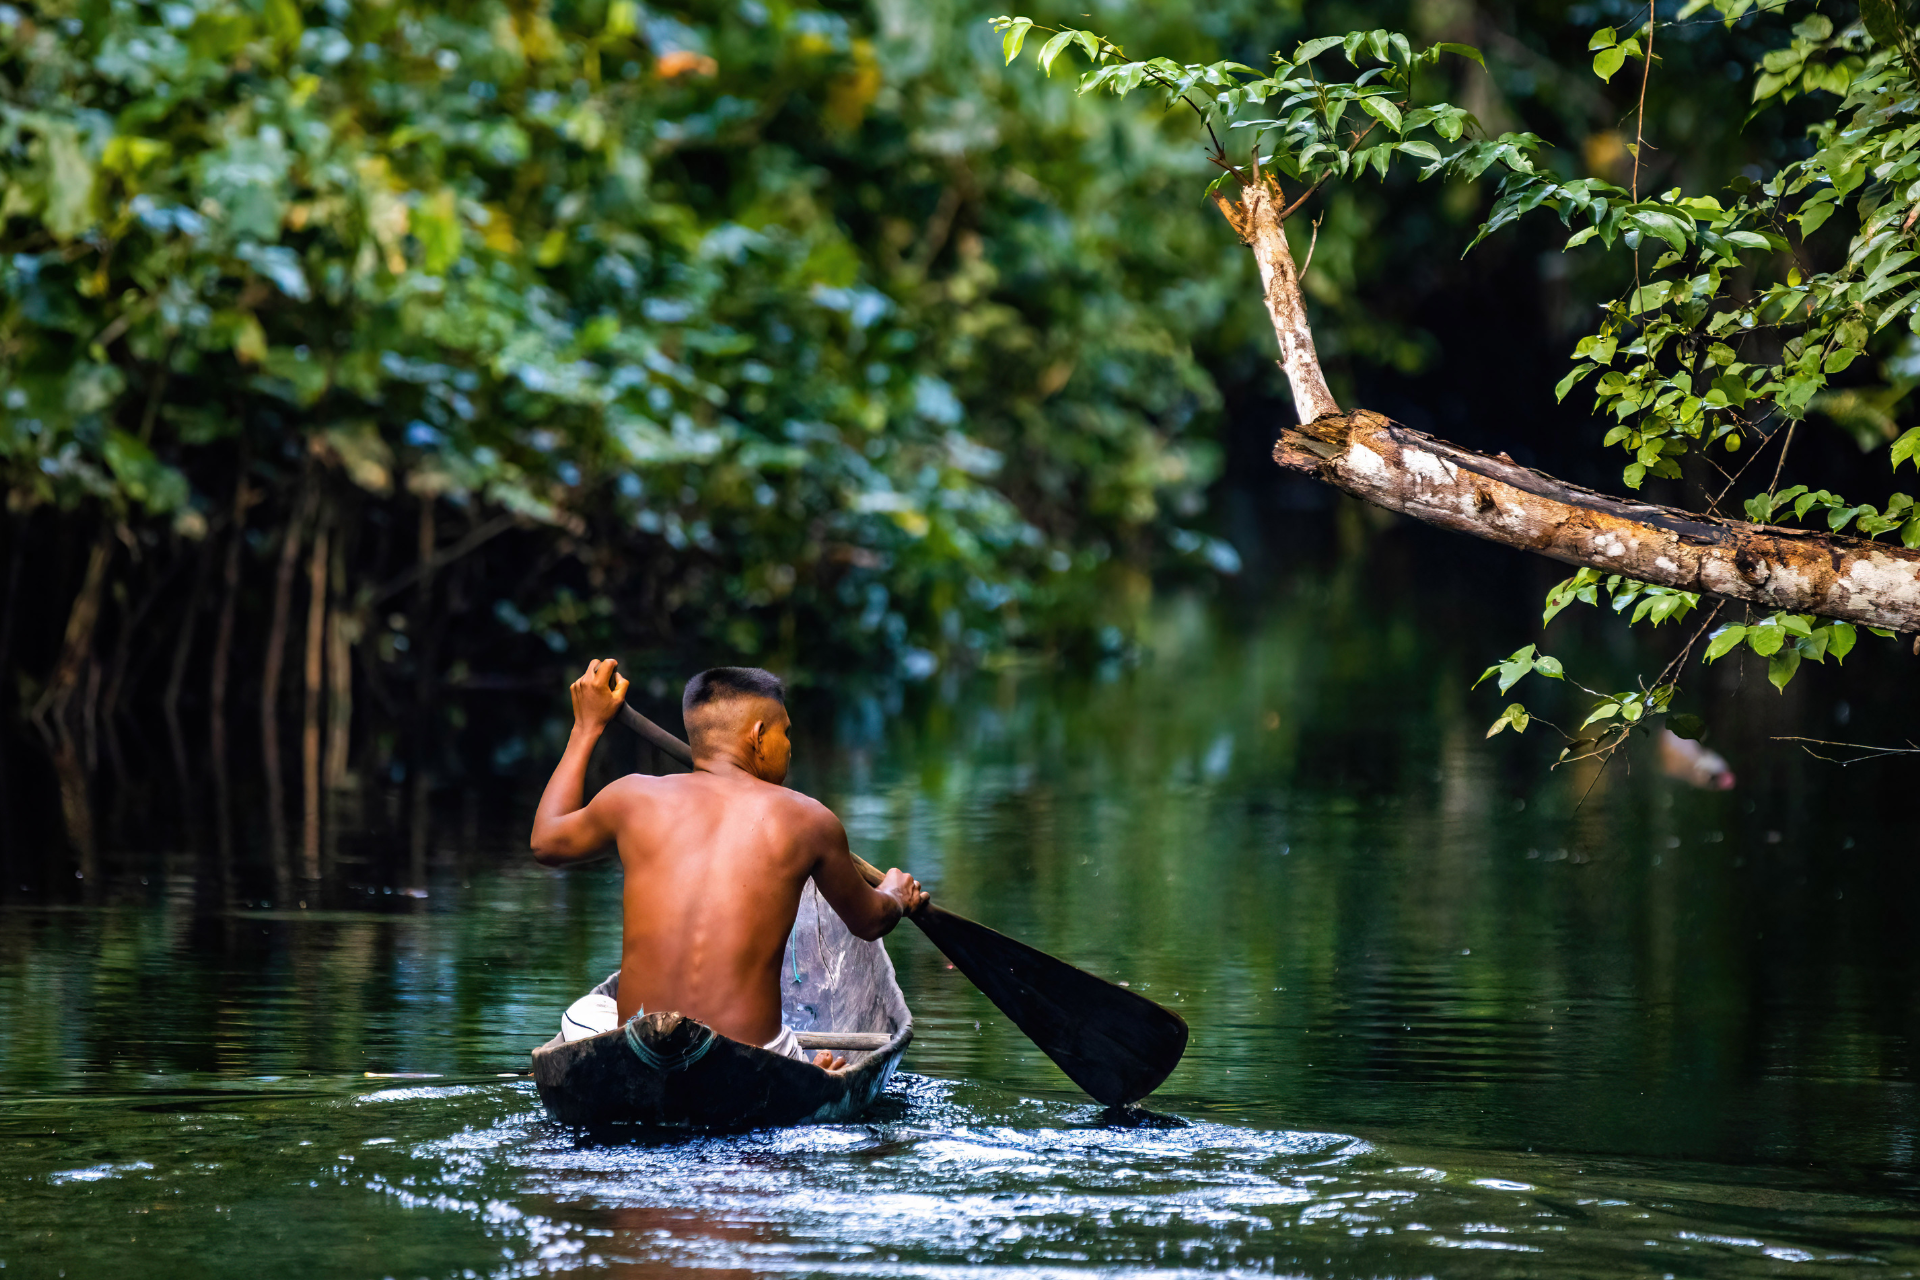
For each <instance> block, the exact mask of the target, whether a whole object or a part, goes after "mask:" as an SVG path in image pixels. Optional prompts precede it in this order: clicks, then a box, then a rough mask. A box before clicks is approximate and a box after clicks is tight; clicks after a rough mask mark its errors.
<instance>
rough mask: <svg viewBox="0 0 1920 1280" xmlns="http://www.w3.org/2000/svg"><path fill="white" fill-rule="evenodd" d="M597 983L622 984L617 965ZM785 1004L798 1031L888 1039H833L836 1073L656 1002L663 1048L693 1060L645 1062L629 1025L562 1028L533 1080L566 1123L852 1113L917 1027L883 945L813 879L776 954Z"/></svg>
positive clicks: (653, 1035)
mask: <svg viewBox="0 0 1920 1280" xmlns="http://www.w3.org/2000/svg"><path fill="white" fill-rule="evenodd" d="M596 990H600V991H604V992H606V993H607V994H609V995H613V994H615V993H616V992H617V990H618V975H617V974H616V975H615V976H614V977H612V978H609V979H607V981H606V982H603V983H601V984H600V986H599V987H597V988H596ZM780 1013H781V1017H782V1019H783V1020H784V1021H785V1022H786V1024H787V1025H788V1026H789V1027H792V1028H793V1030H794V1031H795V1032H796V1033H797V1034H799V1035H800V1036H801V1037H802V1038H803V1043H804V1040H805V1039H806V1038H810V1037H812V1036H816V1035H817V1036H828V1037H831V1036H841V1035H864V1036H869V1037H871V1036H879V1037H881V1040H880V1042H879V1044H878V1046H877V1047H875V1048H870V1049H869V1048H846V1049H837V1050H836V1052H837V1053H839V1054H840V1055H841V1056H843V1057H845V1058H846V1059H847V1069H846V1070H845V1071H843V1072H832V1073H830V1072H826V1071H822V1070H820V1068H818V1067H816V1066H813V1065H812V1064H811V1063H804V1062H796V1061H794V1060H793V1059H791V1058H787V1057H782V1056H780V1055H777V1054H772V1053H769V1052H767V1051H766V1050H765V1049H762V1048H760V1047H759V1046H758V1045H747V1044H741V1043H739V1042H738V1041H734V1040H729V1039H728V1038H726V1037H725V1036H721V1035H715V1034H714V1033H712V1032H711V1031H709V1030H707V1029H706V1028H705V1027H702V1026H701V1025H700V1024H698V1023H695V1022H693V1021H692V1020H691V1019H681V1018H679V1016H678V1015H676V1014H656V1015H652V1016H650V1017H649V1018H647V1019H646V1020H645V1021H644V1023H643V1025H642V1026H641V1027H640V1028H638V1029H637V1031H638V1034H640V1035H641V1036H642V1039H643V1041H644V1042H645V1043H646V1044H647V1045H648V1046H650V1048H651V1050H652V1051H654V1052H655V1053H656V1056H659V1057H662V1058H665V1059H667V1060H670V1061H671V1060H676V1059H677V1058H678V1057H680V1056H682V1055H684V1054H687V1053H690V1052H697V1053H698V1055H699V1056H698V1058H697V1059H696V1060H694V1061H692V1062H691V1063H690V1064H689V1065H686V1066H684V1067H681V1068H679V1069H676V1070H663V1069H660V1068H658V1067H653V1066H649V1065H647V1064H645V1063H643V1062H642V1061H641V1060H640V1058H639V1057H638V1056H636V1054H635V1053H634V1051H633V1049H632V1048H631V1047H630V1046H629V1044H628V1042H627V1035H626V1031H625V1030H624V1029H622V1030H616V1031H608V1032H603V1033H602V1034H600V1035H597V1036H588V1037H587V1038H585V1039H583V1040H575V1041H572V1042H570V1043H569V1042H565V1041H562V1040H561V1039H560V1038H559V1037H558V1036H555V1037H554V1038H553V1039H552V1040H550V1041H548V1042H547V1043H546V1044H544V1045H542V1046H541V1047H540V1048H538V1049H535V1050H534V1051H533V1077H534V1083H535V1085H536V1086H538V1088H539V1090H540V1101H541V1102H542V1103H543V1104H545V1106H546V1108H547V1111H548V1113H549V1114H550V1115H552V1116H553V1117H554V1118H555V1119H557V1120H560V1121H562V1122H564V1123H568V1124H582V1125H594V1124H616V1123H632V1124H649V1125H665V1126H672V1127H697V1128H753V1127H758V1126H762V1125H784V1124H807V1123H823V1122H827V1121H834V1120H845V1119H850V1118H852V1117H854V1116H857V1115H858V1114H860V1112H862V1111H864V1110H866V1108H867V1107H868V1106H869V1105H871V1104H872V1102H873V1100H874V1098H876V1097H878V1096H879V1094H880V1091H881V1090H882V1089H884V1088H886V1086H887V1081H888V1080H890V1079H891V1078H892V1077H893V1072H894V1068H895V1067H897V1066H898V1065H899V1062H900V1055H901V1054H902V1053H904V1052H905V1051H906V1047H907V1043H908V1042H909V1041H910V1040H911V1039H912V1038H913V1016H912V1014H910V1013H908V1012H907V1002H906V999H905V997H904V996H902V995H901V994H900V985H899V983H898V982H896V981H895V979H894V973H893V962H892V960H890V959H889V958H888V957H887V949H886V947H885V945H884V944H882V943H879V942H864V941H862V940H861V939H859V938H856V937H854V936H853V935H852V934H851V933H849V932H847V927H846V926H845V925H844V924H842V923H841V922H840V917H838V916H837V915H835V914H834V913H833V908H831V907H829V906H827V904H826V903H825V902H824V901H822V899H821V898H820V895H819V894H818V893H817V892H816V891H815V889H814V887H813V884H812V882H811V881H809V882H808V884H807V887H806V889H805V891H804V892H802V894H801V895H800V911H799V915H798V916H797V917H796V919H795V920H794V926H793V934H792V936H791V937H790V938H789V939H788V944H787V949H786V951H785V953H784V954H783V956H782V959H781V972H780ZM708 1036H711V1037H712V1042H711V1044H706V1037H708ZM702 1045H704V1046H705V1047H704V1048H702V1047H701V1046H702Z"/></svg>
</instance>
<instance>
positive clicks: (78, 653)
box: [8, 519, 113, 719]
mask: <svg viewBox="0 0 1920 1280" xmlns="http://www.w3.org/2000/svg"><path fill="white" fill-rule="evenodd" d="M112 559H113V521H112V520H111V519H108V520H104V521H102V522H101V525H100V531H99V533H98V534H96V535H95V537H94V540H93V550H92V551H90V552H89V553H88V554H87V571H86V573H85V575H84V576H83V577H82V578H81V580H80V590H79V592H78V593H77V594H76V595H75V596H74V597H73V605H72V607H71V608H70V609H68V610H67V630H66V635H65V637H64V638H63V639H62V641H61V644H60V659H59V661H58V662H57V663H56V664H55V665H54V668H53V675H52V676H51V677H50V678H49V679H48V681H47V687H46V690H45V692H43V693H42V694H41V695H40V700H39V702H38V703H36V704H35V706H34V709H33V714H34V716H35V717H36V718H38V717H41V716H44V715H45V714H46V713H47V712H49V711H52V712H53V713H54V715H55V718H57V719H58V718H64V717H65V714H66V709H67V703H68V702H69V701H70V700H71V699H72V698H73V693H74V690H75V689H77V688H78V687H79V685H80V677H81V676H82V675H83V674H84V673H85V672H86V669H87V664H88V662H89V661H90V660H91V659H92V657H93V633H94V628H95V627H96V626H98V624H99V622H100V597H101V596H102V595H103V594H105V591H106V585H107V564H108V563H109V562H110V561H111V560H112ZM8 612H9V613H11V612H12V611H11V610H9V611H8Z"/></svg>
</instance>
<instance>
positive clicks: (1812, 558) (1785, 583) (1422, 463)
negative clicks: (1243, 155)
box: [1214, 180, 1920, 632]
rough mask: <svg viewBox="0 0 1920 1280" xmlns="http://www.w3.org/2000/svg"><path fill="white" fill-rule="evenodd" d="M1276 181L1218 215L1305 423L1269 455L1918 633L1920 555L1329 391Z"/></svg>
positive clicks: (1579, 548) (1452, 510) (1525, 530)
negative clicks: (1518, 452)
mask: <svg viewBox="0 0 1920 1280" xmlns="http://www.w3.org/2000/svg"><path fill="white" fill-rule="evenodd" d="M1277 194H1278V193H1277V190H1276V189H1275V188H1274V187H1273V186H1272V184H1271V183H1269V182H1266V181H1264V180H1263V181H1262V182H1259V183H1253V184H1248V185H1245V186H1243V187H1242V188H1241V190H1240V198H1239V200H1237V201H1234V200H1229V199H1227V198H1226V197H1224V196H1220V195H1216V196H1215V197H1214V198H1215V202H1216V203H1217V204H1218V205H1219V207H1220V211H1221V213H1222V214H1224V215H1225V216H1226V219H1227V221H1228V222H1229V223H1230V224H1232V226H1233V229H1234V230H1235V231H1236V232H1238V233H1239V235H1240V238H1241V239H1242V240H1243V241H1245V242H1246V244H1247V245H1248V247H1250V248H1251V249H1252V250H1253V253H1254V257H1255V259H1256V260H1257V261H1258V262H1259V264H1260V278H1261V282H1262V284H1263V286H1264V289H1265V294H1266V303H1267V313H1268V317H1269V319H1271V321H1272V322H1273V329H1274V336H1275V337H1276V338H1277V339H1278V340H1279V344H1280V352H1281V359H1280V365H1281V368H1282V369H1283V370H1285V372H1286V375H1287V382H1288V384H1289V386H1290V387H1291V388H1292V391H1293V400H1294V405H1295V407H1296V409H1297V410H1298V412H1299V413H1300V416H1301V420H1302V422H1301V425H1300V426H1298V427H1291V428H1287V429H1285V430H1283V431H1282V432H1281V433H1280V439H1279V441H1278V442H1277V443H1276V444H1275V445H1274V450H1273V457H1274V461H1275V462H1277V463H1279V464H1280V465H1281V466H1283V467H1286V468H1288V469H1289V470H1294V471H1300V472H1304V473H1306V474H1308V475H1312V476H1314V477H1316V478H1318V479H1320V480H1323V481H1325V482H1326V483H1328V484H1330V485H1332V486H1334V487H1335V488H1336V489H1340V490H1342V491H1343V492H1345V493H1348V494H1351V495H1352V496H1354V497H1356V498H1359V499H1361V500H1362V501H1364V502H1369V503H1372V504H1373V505H1375V506H1378V507H1384V508H1385V509H1387V510H1389V511H1397V512H1400V513H1402V514H1404V515H1408V516H1412V517H1413V518H1414V519H1416V520H1421V521H1424V522H1426V523H1428V524H1433V525H1438V526H1440V527H1441V528H1443V529H1452V530H1454V531H1455V532H1457V533H1466V534H1471V535H1473V536H1474V537H1478V538H1484V539H1486V540H1488V541H1490V542H1498V543H1502V544H1504V545H1506V546H1510V547H1517V548H1519V549H1521V550H1524V551H1532V552H1534V553H1536V554H1539V555H1544V556H1548V557H1550V558H1552V559H1555V560H1560V561H1563V562H1565V563H1567V564H1573V565H1580V566H1583V567H1587V568H1592V569H1598V570H1601V571H1603V572H1606V573H1617V574H1622V575H1624V576H1626V577H1629V578H1635V579H1638V580H1640V581H1642V582H1650V583H1655V584H1657V585H1660V586H1666V587H1675V588H1678V589H1680V590H1682V591H1697V592H1700V593H1701V594H1703V595H1710V596H1715V597H1718V598H1721V599H1726V600H1739V601H1745V602H1749V603H1752V604H1756V605H1759V606H1761V607H1762V608H1766V609H1778V610H1785V611H1787V612H1792V613H1812V614H1818V615H1820V616H1822V617H1826V618H1833V619H1835V620H1838V621H1841V622H1853V623H1860V624H1864V625H1866V626H1874V627H1883V628H1888V629H1891V630H1895V631H1912V632H1920V551H1911V550H1908V549H1907V548H1905V547H1901V546H1896V545H1890V544H1886V543H1879V542H1873V541H1871V540H1869V539H1865V538H1850V537H1843V536H1839V535H1835V534H1824V533H1817V532H1814V531H1811V530H1803V529H1787V528H1781V527H1778V526H1775V525H1759V524H1749V523H1746V522H1744V521H1739V520H1723V519H1720V518H1717V517H1713V516H1702V515H1696V514H1693V513H1691V512H1686V511H1678V510H1674V509H1672V508H1668V507H1659V506H1654V505H1651V504H1649V503H1642V502H1629V501H1625V500H1622V499H1619V498H1612V497H1608V496H1607V495H1605V494H1601V493H1596V492H1594V491H1592V490H1590V489H1583V488H1581V487H1579V486H1577V485H1571V484H1567V483H1566V482H1564V481H1561V480H1557V479H1555V478H1554V477H1552V476H1549V475H1545V474H1542V473H1541V472H1538V471H1533V470H1530V469H1529V468H1526V467H1522V466H1520V465H1518V464H1516V463H1514V462H1512V461H1510V460H1508V459H1505V458H1494V457H1488V456H1486V455H1485V454H1480V453H1475V452H1473V451H1472V450H1470V449H1462V448H1460V447H1459V446H1457V445H1452V444H1448V443H1447V442H1446V441H1444V440H1436V439H1434V438H1433V437H1431V436H1427V435H1424V434H1422V433H1421V432H1418V431H1413V430H1409V429H1408V428H1405V427H1402V426H1399V425H1397V424H1395V423H1393V422H1391V421H1389V420H1388V419H1386V418H1384V417H1381V416H1380V415H1379V414H1376V413H1368V412H1366V411H1364V410H1360V411H1356V412H1352V413H1347V412H1343V411H1342V410H1341V408H1340V406H1339V404H1338V403H1337V402H1336V401H1335V400H1334V398H1333V394H1332V392H1331V391H1329V390H1328V388H1327V383H1326V378H1325V376H1324V375H1323V374H1322V372H1321V369H1320V360H1319V357H1318V355H1317V354H1316V353H1315V351H1314V345H1313V332H1312V329H1311V328H1310V327H1309V325H1308V323H1307V311H1306V300H1305V298H1304V297H1303V296H1302V295H1301V292H1300V280H1299V275H1298V273H1297V272H1296V271H1295V269H1294V263H1293V254H1292V251H1291V250H1290V249H1289V248H1288V246H1287V237H1286V228H1285V224H1284V221H1283V220H1282V218H1281V216H1280V205H1279V202H1278V200H1277V199H1276V196H1277Z"/></svg>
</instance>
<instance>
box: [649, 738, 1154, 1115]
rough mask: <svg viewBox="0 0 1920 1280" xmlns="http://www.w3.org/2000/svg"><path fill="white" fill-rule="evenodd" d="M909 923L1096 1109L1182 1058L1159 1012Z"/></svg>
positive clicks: (1037, 963) (1009, 942)
mask: <svg viewBox="0 0 1920 1280" xmlns="http://www.w3.org/2000/svg"><path fill="white" fill-rule="evenodd" d="M619 714H620V722H621V723H622V724H624V725H626V726H627V727H628V728H629V729H632V730H633V731H634V732H635V733H637V734H639V735H640V736H641V737H643V738H645V739H646V740H647V741H648V742H651V743H653V745H654V746H656V747H659V748H660V749H661V750H662V751H664V752H666V753H667V754H668V755H670V756H672V757H673V758H674V759H676V760H678V761H680V762H681V763H682V764H686V765H691V764H692V763H693V751H692V750H691V749H690V748H689V747H688V746H687V744H686V743H684V742H682V741H681V740H680V739H679V738H677V737H675V736H674V735H673V734H671V733H668V732H667V731H666V730H665V729H662V728H661V727H660V726H659V725H657V724H655V723H654V722H653V721H651V720H649V719H647V718H646V717H645V716H643V715H641V714H640V713H639V712H638V711H635V710H634V709H633V708H632V707H626V706H623V707H621V708H620V713H619ZM853 863H854V865H855V866H856V867H858V868H859V869H860V874H861V876H862V877H864V878H865V879H866V881H867V883H869V884H874V885H877V884H879V883H880V879H881V873H880V869H879V868H878V867H875V866H874V865H873V864H872V863H870V862H867V861H866V860H865V859H863V858H861V857H860V856H858V855H857V854H856V855H855V856H854V859H853ZM907 918H908V919H910V920H912V921H913V922H914V923H915V924H917V925H919V926H920V930H921V932H922V933H924V934H926V935H927V940H928V941H929V942H931V943H933V945H934V946H936V947H938V948H940V950H941V952H942V953H943V954H945V956H946V957H947V959H949V960H951V961H953V967H954V968H956V969H958V970H959V971H960V972H961V973H964V974H965V975H967V977H968V979H969V980H971V981H972V983H973V985H974V986H976V987H979V988H980V990H981V991H982V992H983V993H985V995H986V997H987V999H989V1000H991V1001H993V1003H994V1004H995V1005H997V1006H999V1009H1000V1012H1002V1013H1004V1014H1006V1015H1007V1017H1008V1019H1009V1020H1010V1021H1012V1023H1013V1025H1014V1026H1016V1027H1018V1028H1020V1030H1021V1032H1022V1033H1023V1034H1024V1035H1025V1036H1026V1037H1027V1038H1028V1039H1029V1040H1031V1041H1033V1043H1034V1044H1035V1045H1037V1046H1039V1049H1040V1052H1042V1053H1044V1054H1046V1055H1047V1056H1048V1057H1049V1058H1052V1059H1053V1062H1054V1065H1055V1066H1057V1067H1059V1068H1060V1069H1061V1070H1062V1071H1064V1072H1066V1073H1067V1078H1068V1079H1069V1080H1071V1081H1073V1082H1074V1083H1075V1084H1077V1085H1079V1086H1080V1087H1081V1088H1082V1089H1085V1090H1086V1091H1087V1093H1088V1095H1089V1096H1091V1097H1092V1098H1093V1100H1094V1101H1096V1102H1102V1103H1105V1104H1106V1105H1107V1106H1109V1107H1124V1106H1128V1105H1129V1104H1131V1103H1135V1102H1138V1101H1139V1100H1140V1099H1142V1098H1144V1097H1146V1096H1147V1095H1148V1094H1150V1093H1152V1092H1153V1091H1154V1090H1155V1089H1157V1088H1159V1087H1160V1082H1161V1081H1162V1080H1165V1079H1166V1078H1167V1074H1168V1073H1169V1072H1171V1071H1172V1070H1173V1068H1174V1066H1175V1065H1176V1064H1178V1063H1179V1061H1180V1055H1181V1054H1183V1053H1185V1052H1186V1049H1187V1023H1186V1019H1184V1018H1182V1017H1181V1016H1180V1015H1179V1014H1177V1013H1175V1012H1174V1011H1173V1010H1171V1009H1169V1008H1167V1007H1165V1006H1164V1005H1158V1004H1155V1003H1154V1002H1153V1001H1151V1000H1149V999H1147V998H1146V997H1145V996H1142V995H1136V994H1134V993H1133V992H1132V991H1129V990H1127V989H1126V988H1125V987H1122V986H1119V985H1116V984H1115V983H1111V982H1108V981H1107V980H1106V979H1105V978H1097V977H1095V976H1094V975H1093V974H1091V973H1088V972H1087V971H1086V970H1084V969H1076V968H1074V967H1073V966H1072V965H1070V964H1068V963H1067V962H1066V961H1064V960H1059V959H1055V958H1054V957H1053V956H1050V955H1048V954H1047V953H1046V952H1044V951H1036V950H1035V949H1034V948H1032V947H1030V946H1028V945H1027V944H1026V943H1024V942H1018V941H1015V940H1014V939H1012V938H1009V937H1008V936H1007V935H1006V934H1004V933H1000V932H998V931H996V930H993V929H989V928H987V926H985V925H983V924H978V923H976V922H974V921H972V920H969V919H967V918H966V917H965V916H957V915H955V914H953V912H951V911H947V910H945V909H943V908H940V907H936V906H932V905H929V906H928V907H927V908H926V909H925V910H923V911H921V912H920V914H919V915H916V916H909V917H907Z"/></svg>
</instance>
